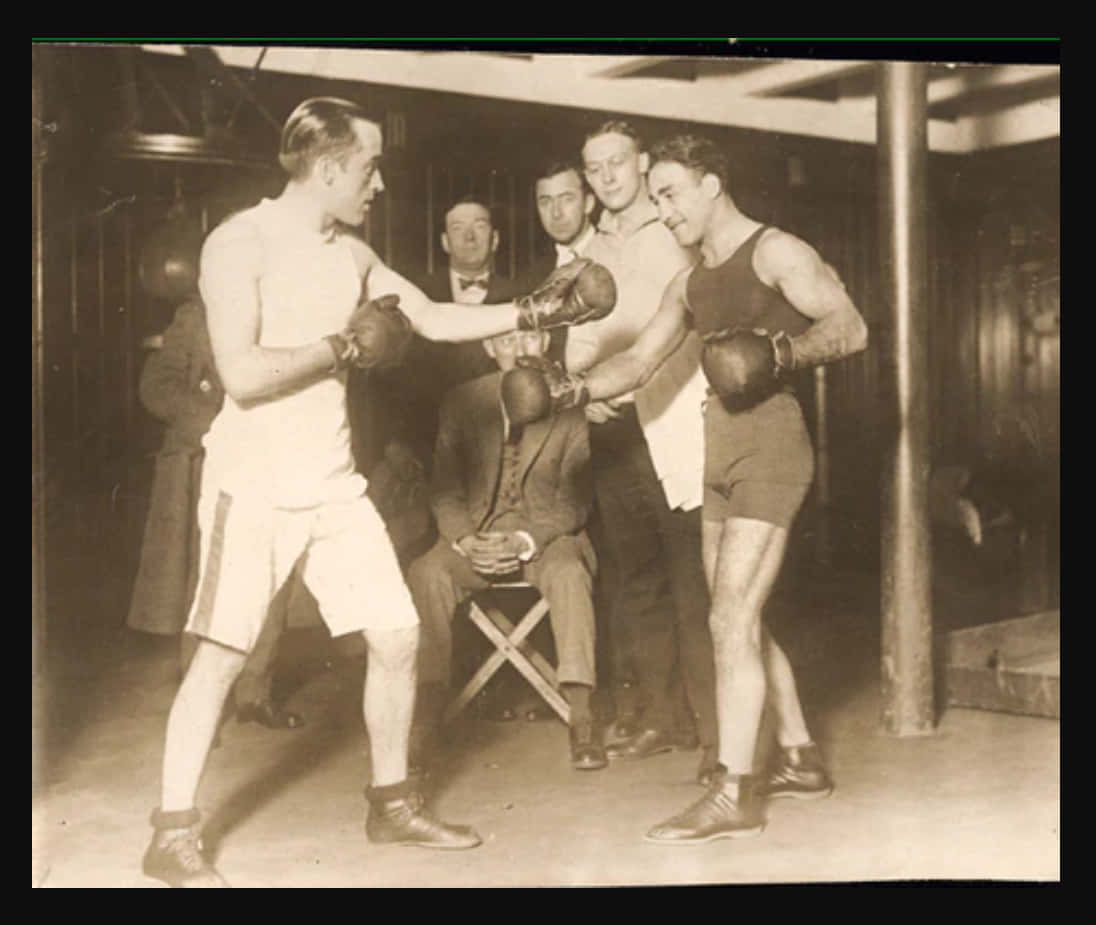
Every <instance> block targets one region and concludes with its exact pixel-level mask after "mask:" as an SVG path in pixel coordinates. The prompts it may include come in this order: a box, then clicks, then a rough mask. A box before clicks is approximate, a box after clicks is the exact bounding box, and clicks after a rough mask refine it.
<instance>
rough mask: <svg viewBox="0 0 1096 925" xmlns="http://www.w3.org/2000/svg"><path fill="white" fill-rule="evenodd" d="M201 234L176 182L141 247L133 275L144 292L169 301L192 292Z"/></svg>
mask: <svg viewBox="0 0 1096 925" xmlns="http://www.w3.org/2000/svg"><path fill="white" fill-rule="evenodd" d="M203 237H204V235H203V234H202V226H201V223H200V222H199V221H198V220H197V219H196V218H194V217H193V216H192V215H191V214H190V212H189V210H188V209H187V206H186V202H185V201H184V200H183V197H182V188H181V185H180V184H179V183H178V182H177V183H176V186H175V202H174V203H173V204H172V206H171V208H170V209H169V210H168V213H167V215H166V216H165V218H164V221H163V223H162V224H160V225H159V226H158V227H156V228H155V229H154V230H153V231H152V233H151V234H150V235H149V236H148V237H147V239H146V240H145V243H144V245H143V246H142V247H141V255H140V260H139V262H138V265H137V277H138V279H139V281H140V283H141V287H142V288H143V289H144V290H145V292H147V293H148V294H149V295H151V296H155V297H156V298H158V299H165V300H167V301H169V302H172V303H178V302H182V301H183V300H185V299H187V298H189V297H190V296H192V295H194V294H195V293H196V292H197V291H198V256H199V254H200V253H201V249H202V239H203Z"/></svg>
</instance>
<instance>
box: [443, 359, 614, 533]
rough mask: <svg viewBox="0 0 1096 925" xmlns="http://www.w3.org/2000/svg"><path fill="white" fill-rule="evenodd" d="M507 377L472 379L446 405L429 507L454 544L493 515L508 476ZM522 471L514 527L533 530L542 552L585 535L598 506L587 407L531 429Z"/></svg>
mask: <svg viewBox="0 0 1096 925" xmlns="http://www.w3.org/2000/svg"><path fill="white" fill-rule="evenodd" d="M501 379H502V374H501V373H500V372H498V371H496V372H495V373H493V374H491V375H489V376H482V377H480V378H479V379H475V380H473V381H472V382H467V383H465V384H464V385H461V386H458V387H457V388H456V389H454V390H453V391H452V392H450V394H449V395H448V396H447V397H446V399H445V401H444V402H443V404H442V409H441V416H440V423H439V429H438V440H437V446H436V448H435V452H434V472H433V478H432V484H431V504H432V507H433V510H434V515H435V517H436V518H437V523H438V530H439V532H440V533H441V535H442V536H443V537H444V538H445V539H446V540H447V541H449V542H450V543H452V542H456V541H457V540H459V539H460V538H461V537H463V536H467V535H468V534H469V533H474V532H476V531H477V530H480V529H483V528H484V527H485V525H486V524H487V522H488V519H489V517H490V516H491V515H492V514H493V513H495V511H493V509H492V507H493V502H494V501H495V493H496V490H497V486H498V483H499V477H500V475H501V473H502V440H503V418H502V408H501V406H500V404H499V383H500V381H501ZM519 473H520V474H519V484H520V486H521V501H520V505H519V509H518V510H517V511H516V512H515V513H516V520H515V521H513V522H512V523H513V525H512V527H510V528H511V529H514V530H525V531H527V532H528V533H529V535H530V536H532V537H533V540H534V541H535V542H536V544H537V553H538V554H539V553H540V552H542V551H543V550H544V548H545V547H546V546H547V545H548V544H549V543H551V542H552V540H554V539H556V538H557V537H560V536H563V535H567V534H577V533H579V532H580V531H581V530H582V529H583V527H584V526H585V524H586V520H587V517H588V516H589V513H590V508H591V505H592V503H593V485H592V482H591V478H590V444H589V438H588V432H587V424H586V417H585V415H584V414H583V413H582V411H581V410H579V409H571V410H569V411H565V412H563V413H562V414H559V415H554V416H553V417H550V418H546V419H544V420H541V421H536V422H535V423H532V424H529V425H528V426H526V427H525V429H524V431H523V433H522V436H521V443H520V461H519ZM508 526H510V525H509V524H508Z"/></svg>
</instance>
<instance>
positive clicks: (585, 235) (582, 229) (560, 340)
mask: <svg viewBox="0 0 1096 925" xmlns="http://www.w3.org/2000/svg"><path fill="white" fill-rule="evenodd" d="M533 198H534V201H535V203H536V207H537V214H538V215H539V217H540V224H541V227H542V228H543V229H544V231H545V233H546V234H547V235H548V237H549V238H551V239H552V244H553V251H552V253H550V254H546V255H545V256H544V258H543V259H540V260H538V261H536V262H535V263H534V264H533V266H532V267H531V268H530V270H529V273H528V277H527V280H528V283H529V284H530V285H531V286H535V285H537V284H538V283H540V282H541V281H542V280H543V279H544V278H545V277H546V276H548V274H549V273H551V272H552V270H554V269H555V268H556V267H562V266H563V265H564V264H568V263H570V262H571V261H572V260H574V259H575V258H576V257H581V256H582V255H583V254H585V253H586V248H587V247H588V246H589V244H590V241H592V240H593V237H594V234H595V232H596V229H595V227H594V224H593V222H592V220H591V219H592V217H593V213H594V208H595V207H596V206H597V200H596V199H595V198H594V194H593V193H592V192H591V191H590V187H589V186H587V184H586V181H585V179H584V178H583V176H582V167H581V166H580V165H579V164H578V163H575V162H573V161H567V160H553V161H549V162H548V163H547V164H546V165H545V166H544V168H543V169H542V170H541V171H540V172H539V173H538V174H537V179H536V184H535V186H534V190H533ZM566 342H567V335H566V334H565V333H563V332H562V331H553V332H552V340H551V343H550V344H549V346H548V350H547V352H546V354H545V355H546V356H547V357H548V358H549V359H550V360H556V361H557V362H560V363H562V362H563V356H564V350H565V345H566Z"/></svg>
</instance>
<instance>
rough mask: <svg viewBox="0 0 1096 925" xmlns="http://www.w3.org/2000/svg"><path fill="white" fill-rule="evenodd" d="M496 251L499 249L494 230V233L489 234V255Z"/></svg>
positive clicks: (497, 235) (497, 237) (496, 232)
mask: <svg viewBox="0 0 1096 925" xmlns="http://www.w3.org/2000/svg"><path fill="white" fill-rule="evenodd" d="M498 249H499V233H498V229H495V230H494V231H492V232H491V253H492V254H493V253H494V252H495V251H497V250H498Z"/></svg>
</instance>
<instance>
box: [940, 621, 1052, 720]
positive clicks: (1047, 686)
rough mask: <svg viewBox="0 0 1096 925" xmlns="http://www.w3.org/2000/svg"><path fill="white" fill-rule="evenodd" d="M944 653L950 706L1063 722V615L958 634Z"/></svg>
mask: <svg viewBox="0 0 1096 925" xmlns="http://www.w3.org/2000/svg"><path fill="white" fill-rule="evenodd" d="M943 650H944V679H945V685H946V697H947V703H948V705H949V706H957V707H977V708H979V709H983V710H1000V711H1003V712H1006V713H1020V714H1023V715H1025V716H1046V717H1050V718H1052V719H1059V718H1060V697H1061V695H1060V690H1059V688H1060V679H1061V618H1060V611H1058V610H1052V611H1047V612H1045V613H1037V614H1032V615H1030V616H1026V617H1017V618H1015V619H1012V620H1001V621H999V622H996V623H986V624H983V625H981V626H972V627H969V628H968V629H962V630H955V631H954V632H951V633H948V634H946V636H945V637H944V640H943Z"/></svg>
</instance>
